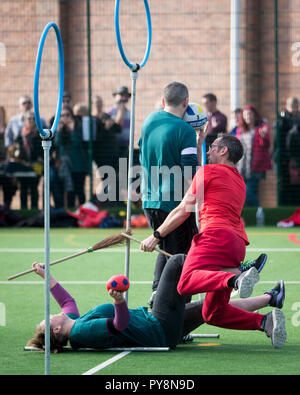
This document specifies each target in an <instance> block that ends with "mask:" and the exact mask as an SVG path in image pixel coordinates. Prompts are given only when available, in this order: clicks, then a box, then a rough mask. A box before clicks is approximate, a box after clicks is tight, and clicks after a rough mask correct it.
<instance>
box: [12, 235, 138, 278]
mask: <svg viewBox="0 0 300 395" xmlns="http://www.w3.org/2000/svg"><path fill="white" fill-rule="evenodd" d="M124 235H127V236H128V235H131V230H130V229H129V230H127V231H126V232H120V233H117V234H115V235H111V236H108V237H106V238H105V239H104V240H101V241H98V243H96V244H94V245H93V246H92V247H89V248H87V249H85V250H83V251H80V252H77V253H76V254H73V255H69V256H66V257H64V258H61V259H58V260H56V261H53V262H50V266H52V265H56V264H57V263H61V262H65V261H67V260H69V259H73V258H76V257H77V256H80V255H83V254H86V253H89V252H94V251H97V250H101V249H103V248H108V247H111V246H113V245H118V244H123V243H124V241H125V236H124ZM34 271H35V269H28V270H26V271H24V272H21V273H18V274H15V275H13V276H11V277H8V279H7V280H8V281H10V280H13V279H14V278H17V277H21V276H24V275H25V274H28V273H32V272H34Z"/></svg>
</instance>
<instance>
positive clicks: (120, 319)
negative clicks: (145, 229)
mask: <svg viewBox="0 0 300 395" xmlns="http://www.w3.org/2000/svg"><path fill="white" fill-rule="evenodd" d="M184 260H185V255H184V254H177V255H174V256H173V257H172V258H170V259H169V260H168V262H167V264H166V267H165V270H164V272H163V275H162V278H161V281H160V283H159V287H158V289H157V294H156V297H155V300H154V304H153V309H152V311H151V313H150V312H148V309H147V307H138V308H135V309H128V307H127V304H126V301H125V299H124V296H123V293H122V292H119V291H115V290H110V291H109V294H110V296H111V297H112V298H113V300H114V303H113V304H110V303H104V304H100V305H98V306H96V307H95V308H93V309H91V310H90V311H88V312H87V313H86V314H84V315H82V316H80V314H79V311H78V308H77V305H76V302H75V300H74V299H73V298H72V296H71V295H70V294H69V293H68V292H67V291H66V290H65V289H64V288H63V287H62V286H61V285H60V284H59V283H58V282H57V281H56V280H55V278H54V277H52V276H50V291H51V294H52V296H53V297H54V298H55V300H56V301H57V303H58V304H59V306H60V307H61V309H62V312H61V313H60V314H56V315H53V316H51V317H50V350H51V351H52V352H60V351H63V347H64V346H66V345H67V343H68V341H70V345H71V347H72V348H74V349H76V348H108V347H126V346H131V347H170V348H172V349H174V348H175V347H176V345H177V344H179V343H180V342H181V339H182V337H183V336H184V335H186V334H188V333H190V332H191V331H193V330H194V329H196V328H197V327H198V326H200V325H202V324H203V323H204V321H203V319H202V314H201V310H202V302H201V301H195V302H191V303H187V304H185V297H183V296H181V295H179V294H178V292H177V283H178V281H179V278H180V275H181V271H182V267H183V263H184ZM32 266H33V268H34V269H35V272H36V273H37V274H38V275H39V276H41V277H42V278H44V275H45V272H44V266H43V265H41V264H40V263H37V262H35V263H33V265H32ZM283 302H284V283H283V281H281V282H279V283H278V284H277V286H276V287H275V288H273V289H272V290H271V291H269V292H266V293H265V294H263V295H260V296H257V297H253V298H248V299H243V300H240V299H236V300H232V301H231V303H232V304H234V305H235V306H237V307H240V308H241V309H245V310H249V311H254V310H257V309H260V308H263V307H266V306H268V305H271V306H276V307H279V308H281V307H282V305H283ZM266 317H268V315H266ZM271 326H272V325H271ZM272 330H273V328H272V327H270V331H269V333H267V335H268V336H271V337H272ZM44 342H45V321H42V322H41V323H40V324H38V326H37V331H36V334H35V336H34V337H33V338H32V339H30V340H29V342H28V344H27V345H30V346H34V347H37V348H40V349H42V348H43V347H44Z"/></svg>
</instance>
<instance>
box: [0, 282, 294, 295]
mask: <svg viewBox="0 0 300 395" xmlns="http://www.w3.org/2000/svg"><path fill="white" fill-rule="evenodd" d="M277 281H278V280H265V281H260V282H259V283H258V284H276V283H277ZM59 283H60V284H68V285H104V284H106V281H89V280H86V281H60V282H59ZM130 283H131V284H135V285H145V284H146V285H147V284H152V281H130ZM284 283H285V284H294V285H299V284H300V281H288V280H287V281H286V280H284ZM44 284H45V283H44V281H17V280H16V281H0V285H44ZM235 292H236V291H234V292H232V295H234V293H235Z"/></svg>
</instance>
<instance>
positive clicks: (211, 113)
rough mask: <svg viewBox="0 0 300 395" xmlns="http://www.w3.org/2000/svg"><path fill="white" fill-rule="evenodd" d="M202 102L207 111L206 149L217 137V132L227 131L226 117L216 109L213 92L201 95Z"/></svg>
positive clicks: (215, 99)
mask: <svg viewBox="0 0 300 395" xmlns="http://www.w3.org/2000/svg"><path fill="white" fill-rule="evenodd" d="M202 104H203V105H204V107H205V109H206V112H207V122H208V128H207V136H206V140H205V141H206V151H208V148H209V146H210V145H211V144H212V143H213V142H214V140H215V139H216V138H217V137H218V134H219V133H226V131H227V117H226V115H224V114H222V113H221V111H219V110H218V109H217V97H216V95H214V94H213V93H207V94H206V95H204V96H203V97H202Z"/></svg>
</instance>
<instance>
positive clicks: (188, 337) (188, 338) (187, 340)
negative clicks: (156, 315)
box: [181, 334, 194, 344]
mask: <svg viewBox="0 0 300 395" xmlns="http://www.w3.org/2000/svg"><path fill="white" fill-rule="evenodd" d="M192 341H194V338H193V336H192V335H191V334H188V335H185V336H183V337H182V339H181V343H183V344H186V343H191V342H192Z"/></svg>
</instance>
